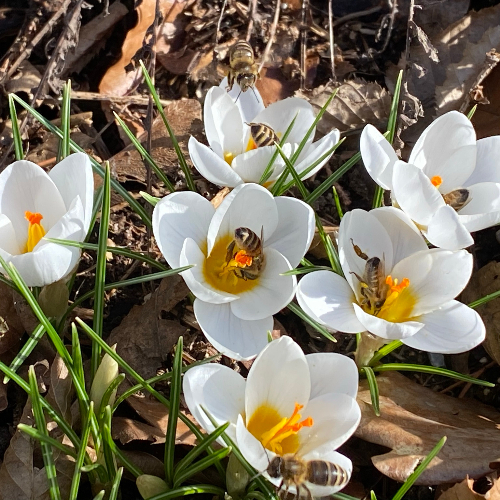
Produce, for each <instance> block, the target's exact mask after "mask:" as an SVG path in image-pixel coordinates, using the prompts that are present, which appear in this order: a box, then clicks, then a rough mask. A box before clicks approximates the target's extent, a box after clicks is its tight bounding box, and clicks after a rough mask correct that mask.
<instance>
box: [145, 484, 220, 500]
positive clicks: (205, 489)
mask: <svg viewBox="0 0 500 500" xmlns="http://www.w3.org/2000/svg"><path fill="white" fill-rule="evenodd" d="M225 493H226V492H225V491H224V490H223V489H222V488H219V487H218V486H212V485H211V484H198V485H196V486H182V487H180V488H177V489H175V490H170V491H167V492H166V493H161V494H160V495H155V496H154V497H151V498H149V499H148V500H170V499H171V498H179V497H185V496H188V495H197V494H200V495H202V494H206V495H210V496H212V497H213V496H215V497H218V498H224V495H225Z"/></svg>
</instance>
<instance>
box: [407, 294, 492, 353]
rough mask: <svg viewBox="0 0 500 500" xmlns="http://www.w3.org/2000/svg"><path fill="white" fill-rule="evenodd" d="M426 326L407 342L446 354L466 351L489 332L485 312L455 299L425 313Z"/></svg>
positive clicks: (422, 319) (426, 349)
mask: <svg viewBox="0 0 500 500" xmlns="http://www.w3.org/2000/svg"><path fill="white" fill-rule="evenodd" d="M420 320H421V321H422V322H423V323H425V326H424V328H422V330H420V331H419V332H418V333H416V334H415V335H414V336H413V337H410V338H408V339H405V340H404V343H405V344H406V345H408V346H410V347H413V348H415V349H420V350H422V351H428V352H439V353H442V354H457V353H460V352H466V351H468V350H470V349H472V348H473V347H476V346H477V345H478V344H480V343H481V342H482V341H483V340H484V338H485V334H486V330H485V327H484V323H483V320H482V319H481V316H479V314H478V313H477V312H476V311H474V309H471V308H470V307H468V306H466V305H465V304H462V303H461V302H457V301H456V300H452V301H450V302H448V303H447V304H445V305H444V306H443V307H441V308H440V309H437V310H436V311H432V312H430V313H428V314H424V315H423V316H421V317H420Z"/></svg>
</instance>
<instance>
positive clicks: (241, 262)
mask: <svg viewBox="0 0 500 500" xmlns="http://www.w3.org/2000/svg"><path fill="white" fill-rule="evenodd" d="M232 241H233V237H232V236H231V235H227V236H226V237H224V238H220V239H219V241H217V243H216V244H215V245H214V247H213V248H212V252H211V253H210V255H209V256H208V257H207V258H206V259H205V263H204V265H203V276H204V277H205V279H206V280H207V282H208V283H209V284H210V285H211V286H213V287H214V288H215V289H217V290H220V291H222V292H226V293H232V294H234V295H238V294H240V293H242V292H248V291H249V290H251V289H252V288H254V287H255V286H256V285H257V284H258V282H259V279H258V278H257V279H255V280H244V279H242V278H238V277H237V276H236V275H235V274H234V272H233V271H232V270H233V269H235V268H238V267H239V268H243V267H245V266H249V265H251V263H252V257H250V256H249V255H247V254H246V252H245V251H244V250H240V251H239V252H237V253H236V255H235V256H234V258H233V259H231V260H230V261H229V263H227V262H226V255H227V247H228V246H229V244H230V243H231V242H232Z"/></svg>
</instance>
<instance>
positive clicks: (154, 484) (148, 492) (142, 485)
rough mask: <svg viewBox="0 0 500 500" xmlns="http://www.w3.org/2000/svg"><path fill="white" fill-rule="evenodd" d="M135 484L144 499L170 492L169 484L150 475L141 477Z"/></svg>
mask: <svg viewBox="0 0 500 500" xmlns="http://www.w3.org/2000/svg"><path fill="white" fill-rule="evenodd" d="M135 484H136V486H137V489H138V490H139V493H140V494H141V496H142V498H144V499H146V498H151V497H154V496H156V495H159V494H160V493H165V492H167V491H168V486H167V483H166V482H165V481H164V480H163V479H161V478H159V477H157V476H151V475H149V474H143V475H142V476H139V477H138V478H137V479H136V480H135Z"/></svg>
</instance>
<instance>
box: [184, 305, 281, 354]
mask: <svg viewBox="0 0 500 500" xmlns="http://www.w3.org/2000/svg"><path fill="white" fill-rule="evenodd" d="M193 307H194V314H195V316H196V321H198V324H199V325H200V328H201V329H202V331H203V333H204V334H205V337H207V339H208V340H209V342H210V343H211V344H212V345H213V346H214V347H215V348H216V349H217V350H218V351H219V352H221V353H222V354H224V355H225V356H228V357H230V358H232V359H236V360H239V361H245V360H249V359H253V358H254V357H255V356H256V355H257V354H258V353H259V352H260V351H262V349H264V347H265V346H266V345H267V332H269V331H272V329H273V317H272V316H269V317H268V318H264V319H259V320H255V321H246V320H243V319H240V318H238V317H236V316H235V315H234V314H233V313H232V312H231V307H230V306H229V304H209V303H208V302H203V301H201V300H199V299H196V300H195V301H194V306H193Z"/></svg>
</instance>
